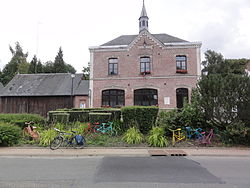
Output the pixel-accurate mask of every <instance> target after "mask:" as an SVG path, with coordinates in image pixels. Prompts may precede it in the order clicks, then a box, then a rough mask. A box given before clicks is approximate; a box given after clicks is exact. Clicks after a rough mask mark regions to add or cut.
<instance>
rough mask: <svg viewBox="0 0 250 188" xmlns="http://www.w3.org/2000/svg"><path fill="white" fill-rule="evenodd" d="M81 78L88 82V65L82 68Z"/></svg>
mask: <svg viewBox="0 0 250 188" xmlns="http://www.w3.org/2000/svg"><path fill="white" fill-rule="evenodd" d="M82 72H83V76H84V78H85V80H89V75H90V63H88V66H87V67H83V70H82Z"/></svg>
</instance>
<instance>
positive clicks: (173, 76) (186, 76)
mask: <svg viewBox="0 0 250 188" xmlns="http://www.w3.org/2000/svg"><path fill="white" fill-rule="evenodd" d="M198 77H199V76H198V75H171V76H159V77H156V76H154V77H149V76H146V77H123V78H114V77H112V78H94V79H93V80H137V79H144V80H145V79H168V78H174V79H176V78H198Z"/></svg>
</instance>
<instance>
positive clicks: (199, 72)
mask: <svg viewBox="0 0 250 188" xmlns="http://www.w3.org/2000/svg"><path fill="white" fill-rule="evenodd" d="M196 58H197V60H196V61H197V75H198V76H199V77H200V76H201V52H200V48H197V49H196Z"/></svg>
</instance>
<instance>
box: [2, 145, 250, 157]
mask: <svg viewBox="0 0 250 188" xmlns="http://www.w3.org/2000/svg"><path fill="white" fill-rule="evenodd" d="M158 155H159V156H171V155H172V156H186V155H187V156H239V157H250V148H249V149H248V148H209V147H208V148H150V147H145V148H131V147H130V148H127V147H126V148H95V147H86V148H84V149H58V150H51V149H49V148H32V147H31V148H22V147H4V148H0V156H27V157H53V156H54V157H81V156H141V157H146V156H158Z"/></svg>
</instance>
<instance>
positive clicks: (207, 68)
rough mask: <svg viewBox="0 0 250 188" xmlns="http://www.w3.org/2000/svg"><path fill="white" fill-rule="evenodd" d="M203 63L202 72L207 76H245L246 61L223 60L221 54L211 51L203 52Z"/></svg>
mask: <svg viewBox="0 0 250 188" xmlns="http://www.w3.org/2000/svg"><path fill="white" fill-rule="evenodd" d="M205 59H206V60H205V61H203V62H202V65H203V66H204V69H203V72H207V74H222V75H227V74H230V73H232V74H245V68H246V64H247V63H248V62H249V60H247V59H224V57H223V56H222V54H220V53H217V52H215V51H212V50H208V51H206V52H205Z"/></svg>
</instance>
